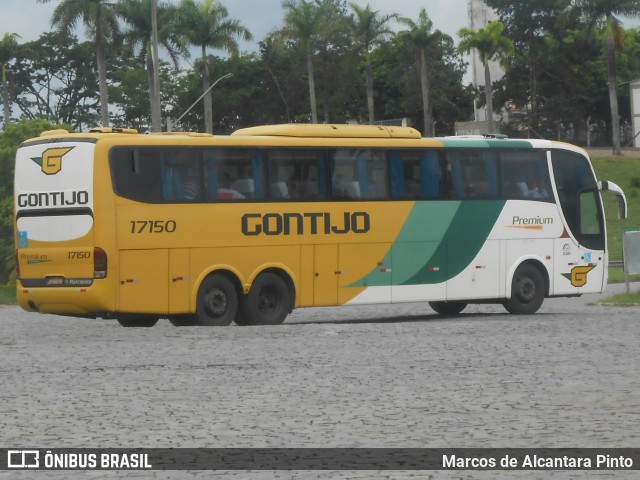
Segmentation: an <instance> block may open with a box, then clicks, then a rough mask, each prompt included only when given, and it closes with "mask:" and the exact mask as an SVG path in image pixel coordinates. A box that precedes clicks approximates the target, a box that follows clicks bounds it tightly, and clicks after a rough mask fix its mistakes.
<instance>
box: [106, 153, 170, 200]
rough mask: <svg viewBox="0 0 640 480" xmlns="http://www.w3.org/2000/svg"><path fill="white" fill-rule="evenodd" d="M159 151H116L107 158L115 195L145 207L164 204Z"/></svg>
mask: <svg viewBox="0 0 640 480" xmlns="http://www.w3.org/2000/svg"><path fill="white" fill-rule="evenodd" d="M161 155H162V150H161V149H158V148H153V147H151V148H131V147H115V148H113V149H112V150H111V152H110V154H109V162H110V164H111V172H112V176H113V186H114V189H115V192H116V193H117V194H118V195H120V196H122V197H124V198H128V199H130V200H135V201H138V202H145V203H158V202H162V201H163V195H162V194H163V191H162V169H161V162H159V161H158V159H159V157H160V156H161Z"/></svg>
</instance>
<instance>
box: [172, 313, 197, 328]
mask: <svg viewBox="0 0 640 480" xmlns="http://www.w3.org/2000/svg"><path fill="white" fill-rule="evenodd" d="M169 322H171V325H173V326H174V327H193V326H194V325H198V324H197V323H196V321H195V317H194V316H193V315H176V316H174V317H170V318H169Z"/></svg>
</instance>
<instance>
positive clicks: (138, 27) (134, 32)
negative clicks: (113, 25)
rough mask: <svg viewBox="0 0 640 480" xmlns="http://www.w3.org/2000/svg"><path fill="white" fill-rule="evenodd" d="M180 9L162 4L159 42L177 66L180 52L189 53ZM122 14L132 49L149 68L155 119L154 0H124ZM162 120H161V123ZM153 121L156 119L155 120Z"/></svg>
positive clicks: (159, 6)
mask: <svg viewBox="0 0 640 480" xmlns="http://www.w3.org/2000/svg"><path fill="white" fill-rule="evenodd" d="M177 12H178V10H177V8H176V7H174V6H172V5H168V4H159V5H158V8H157V15H158V43H159V44H160V45H162V47H164V49H165V50H166V52H167V53H168V54H169V57H170V58H171V61H172V62H173V65H174V67H175V68H176V69H177V68H178V61H179V56H180V54H183V53H185V52H186V50H185V47H184V44H183V40H182V36H181V35H180V34H179V33H178V31H179V29H178V28H177V24H176V20H175V19H176V15H177ZM120 14H121V15H122V17H123V18H124V21H125V22H126V23H127V24H128V25H129V30H127V31H126V32H124V34H123V36H124V40H125V43H126V45H127V46H128V48H131V49H132V50H133V51H134V53H135V54H136V56H137V57H138V59H139V60H140V61H141V62H144V63H145V65H146V70H147V83H148V87H149V99H150V103H149V105H150V106H151V111H152V118H153V117H155V118H157V119H159V118H160V111H159V110H158V109H159V107H160V106H159V105H158V104H157V102H154V101H153V99H154V97H155V96H156V93H157V92H156V85H155V82H154V75H155V67H154V61H153V60H154V59H153V51H152V41H151V39H152V33H153V32H152V24H151V0H121V2H120ZM158 123H159V122H158ZM152 124H153V120H152ZM153 127H154V130H160V129H161V128H160V126H159V125H154V126H153Z"/></svg>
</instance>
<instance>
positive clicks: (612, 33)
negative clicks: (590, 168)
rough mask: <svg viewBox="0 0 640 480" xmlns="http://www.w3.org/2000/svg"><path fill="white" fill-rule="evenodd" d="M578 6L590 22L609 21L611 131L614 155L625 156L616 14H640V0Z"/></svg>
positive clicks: (589, 1)
mask: <svg viewBox="0 0 640 480" xmlns="http://www.w3.org/2000/svg"><path fill="white" fill-rule="evenodd" d="M575 7H577V8H578V10H579V11H580V12H581V13H582V14H583V15H584V16H585V17H586V18H587V19H589V20H590V21H591V22H593V23H596V22H606V25H607V29H608V34H607V36H606V39H605V49H606V54H607V66H608V74H607V79H608V84H609V103H610V105H611V130H612V142H613V154H614V155H622V150H621V148H620V118H619V113H618V82H617V78H616V77H617V75H616V49H622V46H623V42H624V35H623V32H624V31H623V28H622V22H621V20H620V19H619V18H618V17H617V16H628V17H635V16H638V15H640V0H576V5H575Z"/></svg>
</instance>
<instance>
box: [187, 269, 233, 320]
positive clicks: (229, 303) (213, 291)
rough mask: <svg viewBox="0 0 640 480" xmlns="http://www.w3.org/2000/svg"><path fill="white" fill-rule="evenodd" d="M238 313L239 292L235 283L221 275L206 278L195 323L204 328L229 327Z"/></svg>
mask: <svg viewBox="0 0 640 480" xmlns="http://www.w3.org/2000/svg"><path fill="white" fill-rule="evenodd" d="M237 311H238V292H237V291H236V288H235V286H234V285H233V282H231V280H229V279H228V278H227V277H225V276H224V275H221V274H219V273H214V274H213V275H209V276H208V277H207V278H205V279H204V281H203V282H202V285H200V289H199V290H198V298H197V300H196V313H195V315H194V320H195V323H196V324H197V325H204V326H216V327H223V326H227V325H230V324H231V322H232V321H233V319H234V317H235V316H236V312H237Z"/></svg>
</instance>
